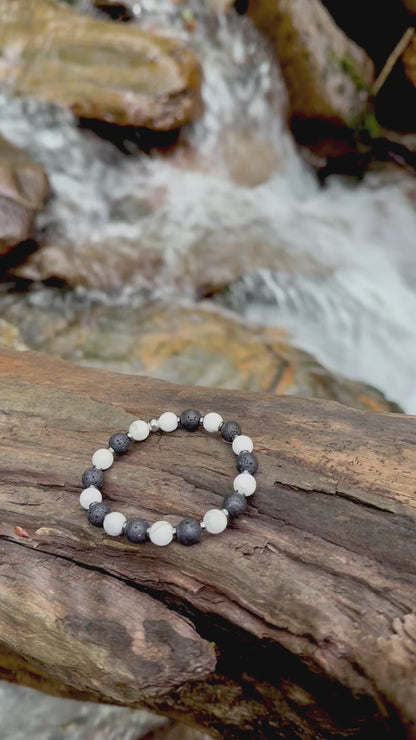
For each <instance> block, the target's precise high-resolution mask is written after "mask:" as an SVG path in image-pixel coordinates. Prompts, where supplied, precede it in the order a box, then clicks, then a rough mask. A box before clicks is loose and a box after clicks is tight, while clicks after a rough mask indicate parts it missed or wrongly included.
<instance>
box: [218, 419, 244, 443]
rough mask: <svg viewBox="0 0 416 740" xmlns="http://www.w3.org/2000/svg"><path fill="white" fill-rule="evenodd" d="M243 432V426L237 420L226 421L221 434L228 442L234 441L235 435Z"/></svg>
mask: <svg viewBox="0 0 416 740" xmlns="http://www.w3.org/2000/svg"><path fill="white" fill-rule="evenodd" d="M239 434H241V427H240V425H239V424H237V422H236V421H224V424H223V425H222V427H221V436H222V438H223V439H225V441H226V442H232V441H233V439H234V437H237V436H238V435H239Z"/></svg>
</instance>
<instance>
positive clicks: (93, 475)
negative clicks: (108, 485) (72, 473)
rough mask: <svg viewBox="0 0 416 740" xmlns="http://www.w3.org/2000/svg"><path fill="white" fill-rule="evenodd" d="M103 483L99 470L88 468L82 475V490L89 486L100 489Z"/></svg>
mask: <svg viewBox="0 0 416 740" xmlns="http://www.w3.org/2000/svg"><path fill="white" fill-rule="evenodd" d="M103 483H104V473H103V471H102V470H100V469H99V468H88V470H86V471H85V473H83V474H82V485H83V486H84V488H88V487H89V486H94V487H95V488H101V486H102V485H103Z"/></svg>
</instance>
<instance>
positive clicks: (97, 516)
mask: <svg viewBox="0 0 416 740" xmlns="http://www.w3.org/2000/svg"><path fill="white" fill-rule="evenodd" d="M109 513H110V507H109V506H107V504H105V503H104V502H103V501H98V502H96V503H94V504H91V505H90V508H89V509H88V521H89V522H90V523H91V524H93V525H94V527H102V526H103V521H104V517H105V516H107V514H109Z"/></svg>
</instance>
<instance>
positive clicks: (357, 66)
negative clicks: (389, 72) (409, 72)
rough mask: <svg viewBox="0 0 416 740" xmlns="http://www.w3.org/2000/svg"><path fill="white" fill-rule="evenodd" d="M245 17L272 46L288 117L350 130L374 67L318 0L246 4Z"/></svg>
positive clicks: (269, 0)
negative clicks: (288, 107)
mask: <svg viewBox="0 0 416 740" xmlns="http://www.w3.org/2000/svg"><path fill="white" fill-rule="evenodd" d="M248 13H249V15H250V17H251V18H252V20H253V21H254V23H255V25H256V26H257V27H258V28H259V29H260V30H261V31H262V32H264V33H265V35H266V36H267V37H268V38H269V39H270V40H271V41H272V43H273V45H274V47H275V50H276V54H277V56H278V59H279V62H280V65H281V67H282V72H283V74H284V77H285V80H286V85H287V88H288V92H289V98H290V105H291V111H292V115H293V116H296V117H299V118H312V119H325V120H329V121H331V122H334V123H337V124H342V125H347V126H350V125H351V124H352V123H353V122H354V120H355V119H356V118H357V116H358V115H359V113H360V112H361V111H362V110H363V109H364V108H365V105H366V102H367V97H368V96H367V88H368V86H369V85H371V83H372V81H373V79H374V69H373V64H372V62H371V60H370V58H369V57H368V56H367V54H366V53H365V51H364V50H363V49H361V48H360V47H359V46H357V44H355V43H354V42H353V41H351V40H350V39H349V38H347V36H345V34H344V33H343V32H342V31H341V29H340V28H338V26H337V25H336V24H335V23H334V21H333V20H332V18H331V16H330V14H329V13H328V11H327V10H326V9H325V8H324V6H323V5H322V4H321V2H320V0H261V1H260V2H259V0H250V2H249V8H248Z"/></svg>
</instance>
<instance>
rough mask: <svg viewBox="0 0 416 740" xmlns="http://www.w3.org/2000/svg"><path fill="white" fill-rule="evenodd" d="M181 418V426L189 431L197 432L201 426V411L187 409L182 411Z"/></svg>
mask: <svg viewBox="0 0 416 740" xmlns="http://www.w3.org/2000/svg"><path fill="white" fill-rule="evenodd" d="M180 418H181V421H180V424H181V427H183V428H184V429H186V430H187V431H188V432H196V430H197V429H198V427H199V420H200V418H201V414H200V413H199V411H195V409H186V410H185V411H182V413H181V417H180Z"/></svg>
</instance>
